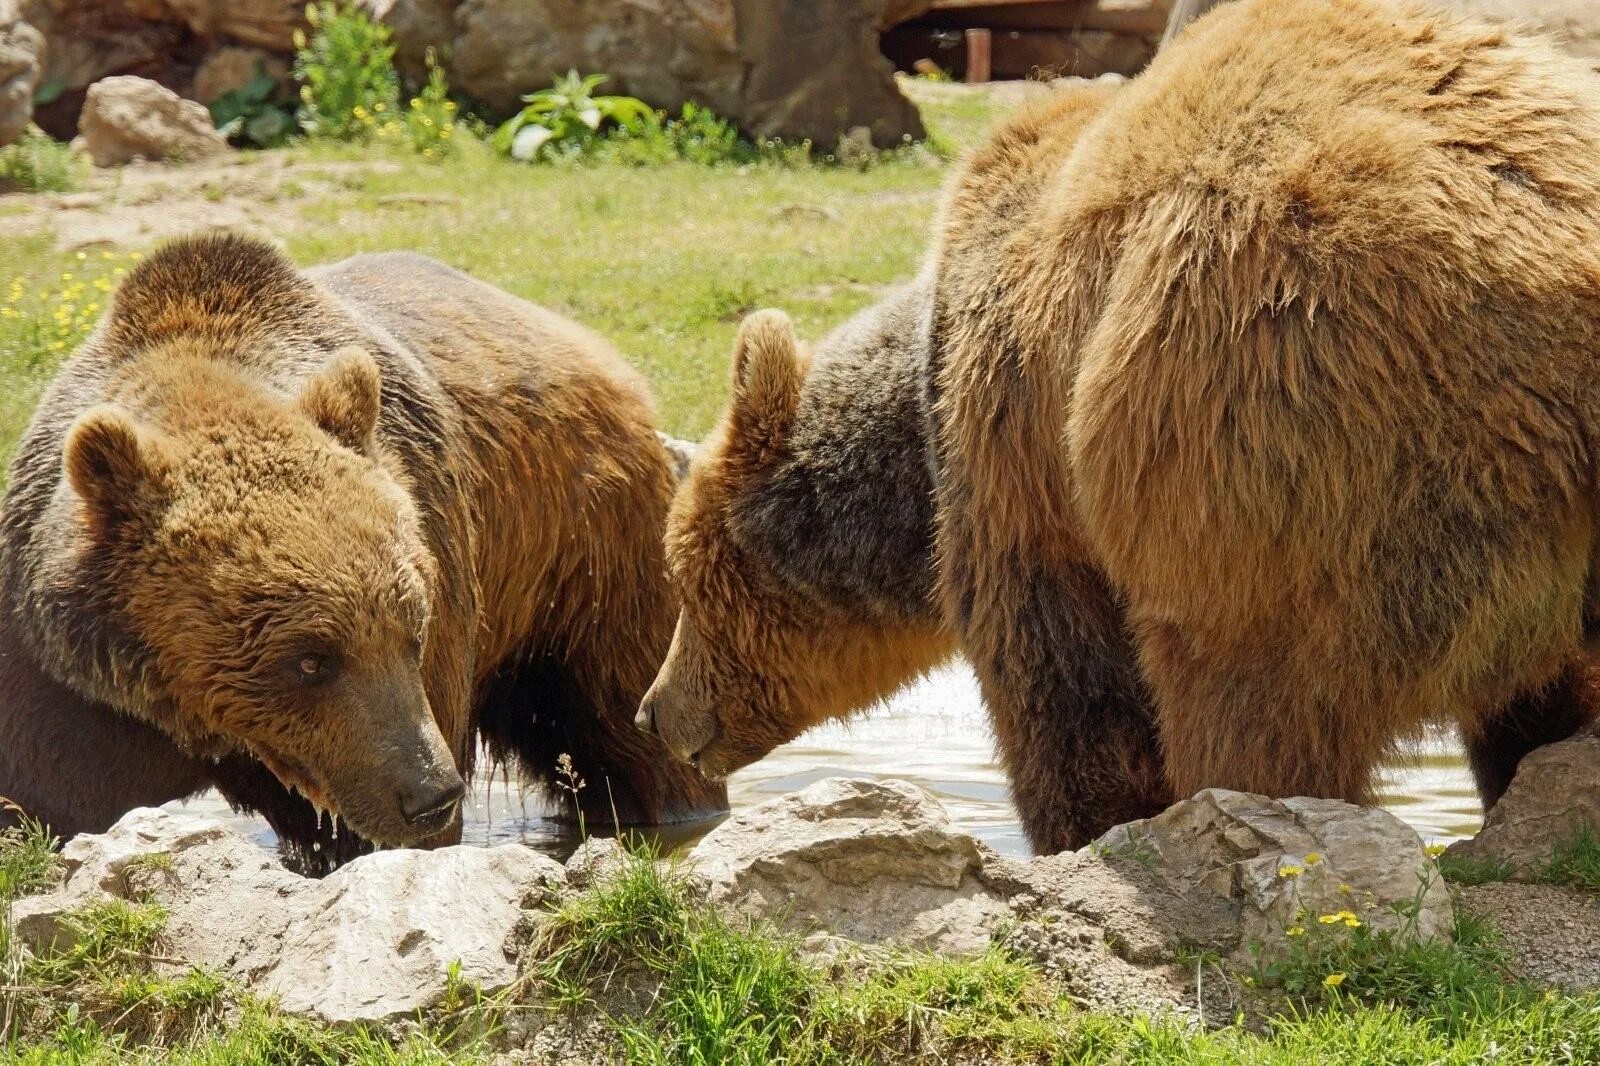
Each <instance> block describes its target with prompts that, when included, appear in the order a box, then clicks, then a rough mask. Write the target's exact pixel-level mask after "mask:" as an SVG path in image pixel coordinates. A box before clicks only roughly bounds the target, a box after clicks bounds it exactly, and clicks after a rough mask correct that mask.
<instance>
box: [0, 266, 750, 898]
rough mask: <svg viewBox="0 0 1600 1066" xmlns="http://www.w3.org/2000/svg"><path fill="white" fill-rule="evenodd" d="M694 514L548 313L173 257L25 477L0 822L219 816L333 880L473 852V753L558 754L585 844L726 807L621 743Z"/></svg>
mask: <svg viewBox="0 0 1600 1066" xmlns="http://www.w3.org/2000/svg"><path fill="white" fill-rule="evenodd" d="M673 482H674V478H673V475H672V472H671V469H670V466H669V460H668V456H667V455H666V453H665V451H664V450H663V449H662V447H661V445H660V443H659V442H658V440H657V437H656V434H655V431H654V429H653V425H652V412H651V409H650V405H649V402H648V400H647V398H646V395H645V391H644V389H643V387H642V386H641V384H640V382H639V380H638V379H637V377H636V376H635V375H634V374H633V373H632V372H631V371H630V370H629V369H628V368H627V367H626V366H625V365H624V363H623V362H622V360H621V359H620V357H618V356H617V355H616V354H615V353H614V352H613V351H612V350H611V349H610V348H609V347H607V346H606V345H605V344H604V342H602V341H600V340H599V339H598V338H597V337H595V336H594V335H592V334H590V333H588V332H586V331H584V330H582V329H580V328H579V327H577V326H575V325H573V324H572V323H570V322H567V321H564V320H562V319H560V318H559V317H557V316H555V315H553V314H550V313H549V312H546V311H543V310H541V309H539V308H537V307H534V306H532V305H530V304H527V303H525V302H523V301H521V300H518V299H515V298H514V297H511V296H509V295H507V294H505V293H503V292H500V291H499V290H497V289H494V288H491V287H490V286H488V285H485V284H482V283H480V282H477V281H474V280H472V279H471V278H468V277H467V276H465V275H463V274H460V273H457V272H456V271H454V270H451V269H449V268H447V267H444V266H442V265H440V264H438V263H435V262H432V261H430V260H427V259H424V258H422V257H419V256H414V255H405V254H390V255H370V256H358V257H356V258H354V259H350V260H347V261H345V262H343V263H339V264H336V265H333V266H328V267H322V268H318V269H314V270H309V271H305V272H301V271H299V270H297V269H295V268H294V267H293V266H292V265H291V264H290V263H289V262H288V261H287V260H285V259H284V258H283V257H282V256H281V255H279V254H278V253H277V252H276V251H274V250H273V249H272V248H271V247H269V246H267V245H265V244H262V243H259V242H256V241H251V240H246V239H243V238H239V237H233V236H211V237H201V238H194V239H187V240H181V241H177V242H174V243H172V244H169V245H167V246H165V247H163V248H161V249H160V250H158V251H157V252H156V253H155V254H153V255H152V256H150V257H149V258H148V259H146V260H145V261H144V262H143V263H141V264H140V265H139V266H138V268H137V269H135V270H134V271H133V272H131V273H130V274H129V276H128V278H127V280H126V281H125V282H124V283H123V285H122V286H121V287H120V288H119V289H118V291H117V293H116V295H115V299H114V301H113V304H112V307H111V310H110V311H109V313H108V315H107V317H106V319H105V321H104V322H103V323H102V324H101V326H100V328H99V329H98V330H97V331H96V333H95V334H94V335H93V336H92V337H91V338H90V340H89V341H88V342H87V343H86V344H85V345H84V346H83V348H82V349H80V350H79V351H78V352H77V353H76V354H75V355H74V356H73V357H72V358H71V359H70V360H68V362H67V363H66V364H65V365H64V366H63V367H62V369H61V372H60V376H59V377H58V378H57V379H56V381H55V383H54V385H53V386H52V387H51V388H50V390H49V391H48V392H47V394H46V395H45V397H44V399H43V400H42V401H41V402H40V404H39V408H38V410H37V412H36V413H35V415H34V418H33V422H32V424H31V426H30V427H29V429H28V431H27V433H26V435H25V436H24V438H23V440H22V442H21V445H20V447H19V450H18V452H17V455H16V457H15V460H14V463H13V466H12V469H11V479H10V487H9V491H8V494H7V497H6V501H5V509H4V513H3V516H0V694H3V695H0V796H4V797H7V798H9V799H10V800H12V801H15V802H16V803H18V804H20V806H21V807H22V808H23V809H24V810H25V811H27V812H29V813H31V814H33V815H36V816H38V817H40V818H41V819H43V820H44V821H46V822H47V823H49V824H50V825H51V826H52V827H53V828H54V829H55V830H56V831H57V832H58V833H61V834H71V833H75V832H79V831H84V830H96V829H102V828H104V827H105V826H106V825H107V824H109V823H110V822H111V821H113V820H114V819H115V818H116V817H118V816H119V815H120V814H122V813H123V812H124V811H125V810H126V809H128V808H129V807H131V806H133V805H136V804H144V803H155V802H160V801H163V800H167V799H171V798H174V797H178V796H182V795H185V794H188V793H191V792H193V791H195V790H197V789H200V788H204V787H207V786H210V785H215V786H216V787H217V788H219V789H221V790H222V792H223V793H224V794H225V795H226V796H227V797H228V798H229V799H230V800H232V801H233V802H235V803H236V804H239V805H241V806H245V807H250V808H254V809H256V810H259V811H260V812H261V813H262V814H263V815H264V816H265V817H266V818H267V819H268V821H269V822H271V824H272V825H273V827H274V828H275V829H276V830H277V832H278V834H279V835H280V837H281V838H282V839H283V840H284V841H285V843H286V844H287V846H288V849H289V851H290V852H291V855H292V857H294V858H296V859H298V860H299V861H300V862H301V863H302V864H303V865H307V866H310V867H313V868H326V867H327V866H328V865H329V864H330V863H332V862H336V861H338V860H339V859H341V858H344V857H347V856H349V855H351V854H354V853H357V852H359V851H361V850H362V849H364V848H365V847H367V846H368V842H371V843H380V844H414V843H419V842H430V843H432V842H441V841H449V840H452V839H454V838H455V837H456V836H457V835H458V834H459V830H460V819H459V800H460V799H461V796H462V787H463V784H462V778H463V777H464V776H467V775H469V773H470V771H471V769H472V767H473V761H474V755H475V753H476V746H477V743H478V740H479V738H480V737H481V738H482V739H483V740H484V741H485V742H486V743H487V746H488V749H489V751H490V752H491V753H492V754H493V756H494V757H495V758H496V759H502V758H508V757H510V758H514V759H515V760H517V761H519V762H520V764H521V768H522V769H523V770H524V771H525V772H526V773H528V774H529V775H531V776H532V777H534V778H536V779H540V780H544V781H549V780H551V779H552V777H553V775H554V773H555V771H556V763H557V759H558V758H559V756H561V755H562V754H570V755H571V756H572V760H573V763H574V766H575V769H576V772H577V773H578V775H579V776H581V777H582V778H583V779H585V781H586V784H587V787H586V789H584V790H583V791H582V793H581V800H582V803H583V805H584V806H585V807H586V808H588V810H589V814H590V815H591V817H595V818H604V819H606V820H609V819H610V817H611V814H612V812H613V811H615V812H616V813H617V815H618V816H619V817H620V818H622V819H623V820H625V821H631V822H662V821H672V820H678V819H687V818H694V817H700V816H704V815H707V814H712V813H715V812H717V811H720V810H723V809H725V806H726V799H725V793H724V790H723V788H722V786H721V785H716V784H711V783H709V782H707V781H706V780H704V779H703V778H701V777H700V776H699V775H698V774H696V773H695V772H694V771H692V770H691V769H689V768H687V767H684V766H681V765H678V764H676V763H674V762H673V761H672V760H671V759H669V758H666V757H665V756H666V752H665V751H664V750H663V749H662V747H661V746H660V745H659V744H658V743H656V742H654V741H652V740H650V739H649V738H647V737H644V736H642V735H640V734H639V733H638V732H637V731H636V730H634V729H633V728H632V725H631V720H632V716H633V710H634V708H635V707H636V705H637V702H638V699H639V696H640V695H641V693H642V692H643V691H644V689H645V687H646V686H647V685H648V684H649V682H650V679H651V678H652V677H653V676H654V673H655V669H656V666H657V664H658V663H659V661H660V657H661V655H662V654H663V652H664V651H665V648H666V645H667V642H668V639H669V637H670V633H671V626H672V618H673V615H674V612H675V603H674V600H673V597H672V594H671V591H670V589H669V588H668V586H667V582H666V575H665V567H664V564H663V561H662V556H661V547H660V531H661V527H662V523H663V521H664V518H665V514H666V509H667V505H668V502H669V500H670V498H671V493H672V486H673ZM295 793H298V795H295ZM560 794H562V793H559V792H558V795H560ZM323 809H326V810H328V811H329V812H332V813H333V814H335V815H336V816H337V818H336V819H330V820H328V821H327V822H326V823H325V822H324V820H323V818H322V816H321V812H322V810H323ZM341 822H342V823H343V824H344V828H345V831H344V832H343V833H342V834H341V833H340V832H339V823H341Z"/></svg>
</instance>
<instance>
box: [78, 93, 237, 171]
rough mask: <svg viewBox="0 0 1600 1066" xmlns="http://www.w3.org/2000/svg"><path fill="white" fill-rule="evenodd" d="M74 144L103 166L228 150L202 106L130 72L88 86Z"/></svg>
mask: <svg viewBox="0 0 1600 1066" xmlns="http://www.w3.org/2000/svg"><path fill="white" fill-rule="evenodd" d="M73 144H74V146H76V147H80V148H82V149H83V150H84V151H85V152H87V153H88V154H89V158H90V159H92V160H94V163H95V165H96V166H101V167H110V166H117V165H119V164H122V163H129V162H132V161H133V160H135V159H145V160H195V159H204V158H205V157H207V156H213V155H220V154H222V153H224V152H226V151H227V150H228V142H227V140H226V139H225V138H224V137H223V136H222V134H221V133H219V132H217V129H216V127H215V126H214V125H212V122H211V114H210V112H208V111H207V110H206V109H205V108H204V107H202V106H201V105H199V104H197V103H195V102H194V101H193V100H185V99H183V98H182V97H181V96H179V95H178V94H177V93H175V92H173V91H172V90H171V89H168V88H165V87H163V86H161V85H157V84H156V83H155V82H153V81H148V80H146V79H144V78H135V77H132V76H123V77H116V78H104V79H102V80H100V81H97V82H95V83H94V84H93V85H91V86H90V87H89V94H88V97H87V99H86V100H85V102H84V106H83V115H82V118H81V119H80V120H79V125H78V137H77V139H76V140H75V141H74V142H73Z"/></svg>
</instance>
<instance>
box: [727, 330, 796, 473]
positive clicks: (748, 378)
mask: <svg viewBox="0 0 1600 1066" xmlns="http://www.w3.org/2000/svg"><path fill="white" fill-rule="evenodd" d="M807 362H808V361H807V359H806V355H805V353H804V352H803V351H802V350H801V348H800V342H799V341H797V340H796V339H795V335H794V323H792V322H790V321H789V316H788V315H786V314H784V313H783V312H782V311H771V310H768V311H757V312H755V313H754V314H751V315H749V316H747V317H746V318H745V320H744V321H743V322H741V323H740V324H739V336H738V339H737V340H735V341H734V347H733V402H732V406H731V407H730V408H729V424H730V426H731V427H732V430H733V437H734V439H735V440H738V441H741V442H744V443H746V444H748V445H750V446H751V447H753V448H755V449H757V450H758V451H766V450H768V449H771V448H775V447H777V446H778V445H780V444H782V443H783V440H784V438H785V437H786V436H787V435H788V432H789V427H790V425H791V424H792V423H793V422H794V414H795V410H796V408H798V407H799V405H800V389H801V386H803V385H804V384H805V380H806V370H807Z"/></svg>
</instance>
